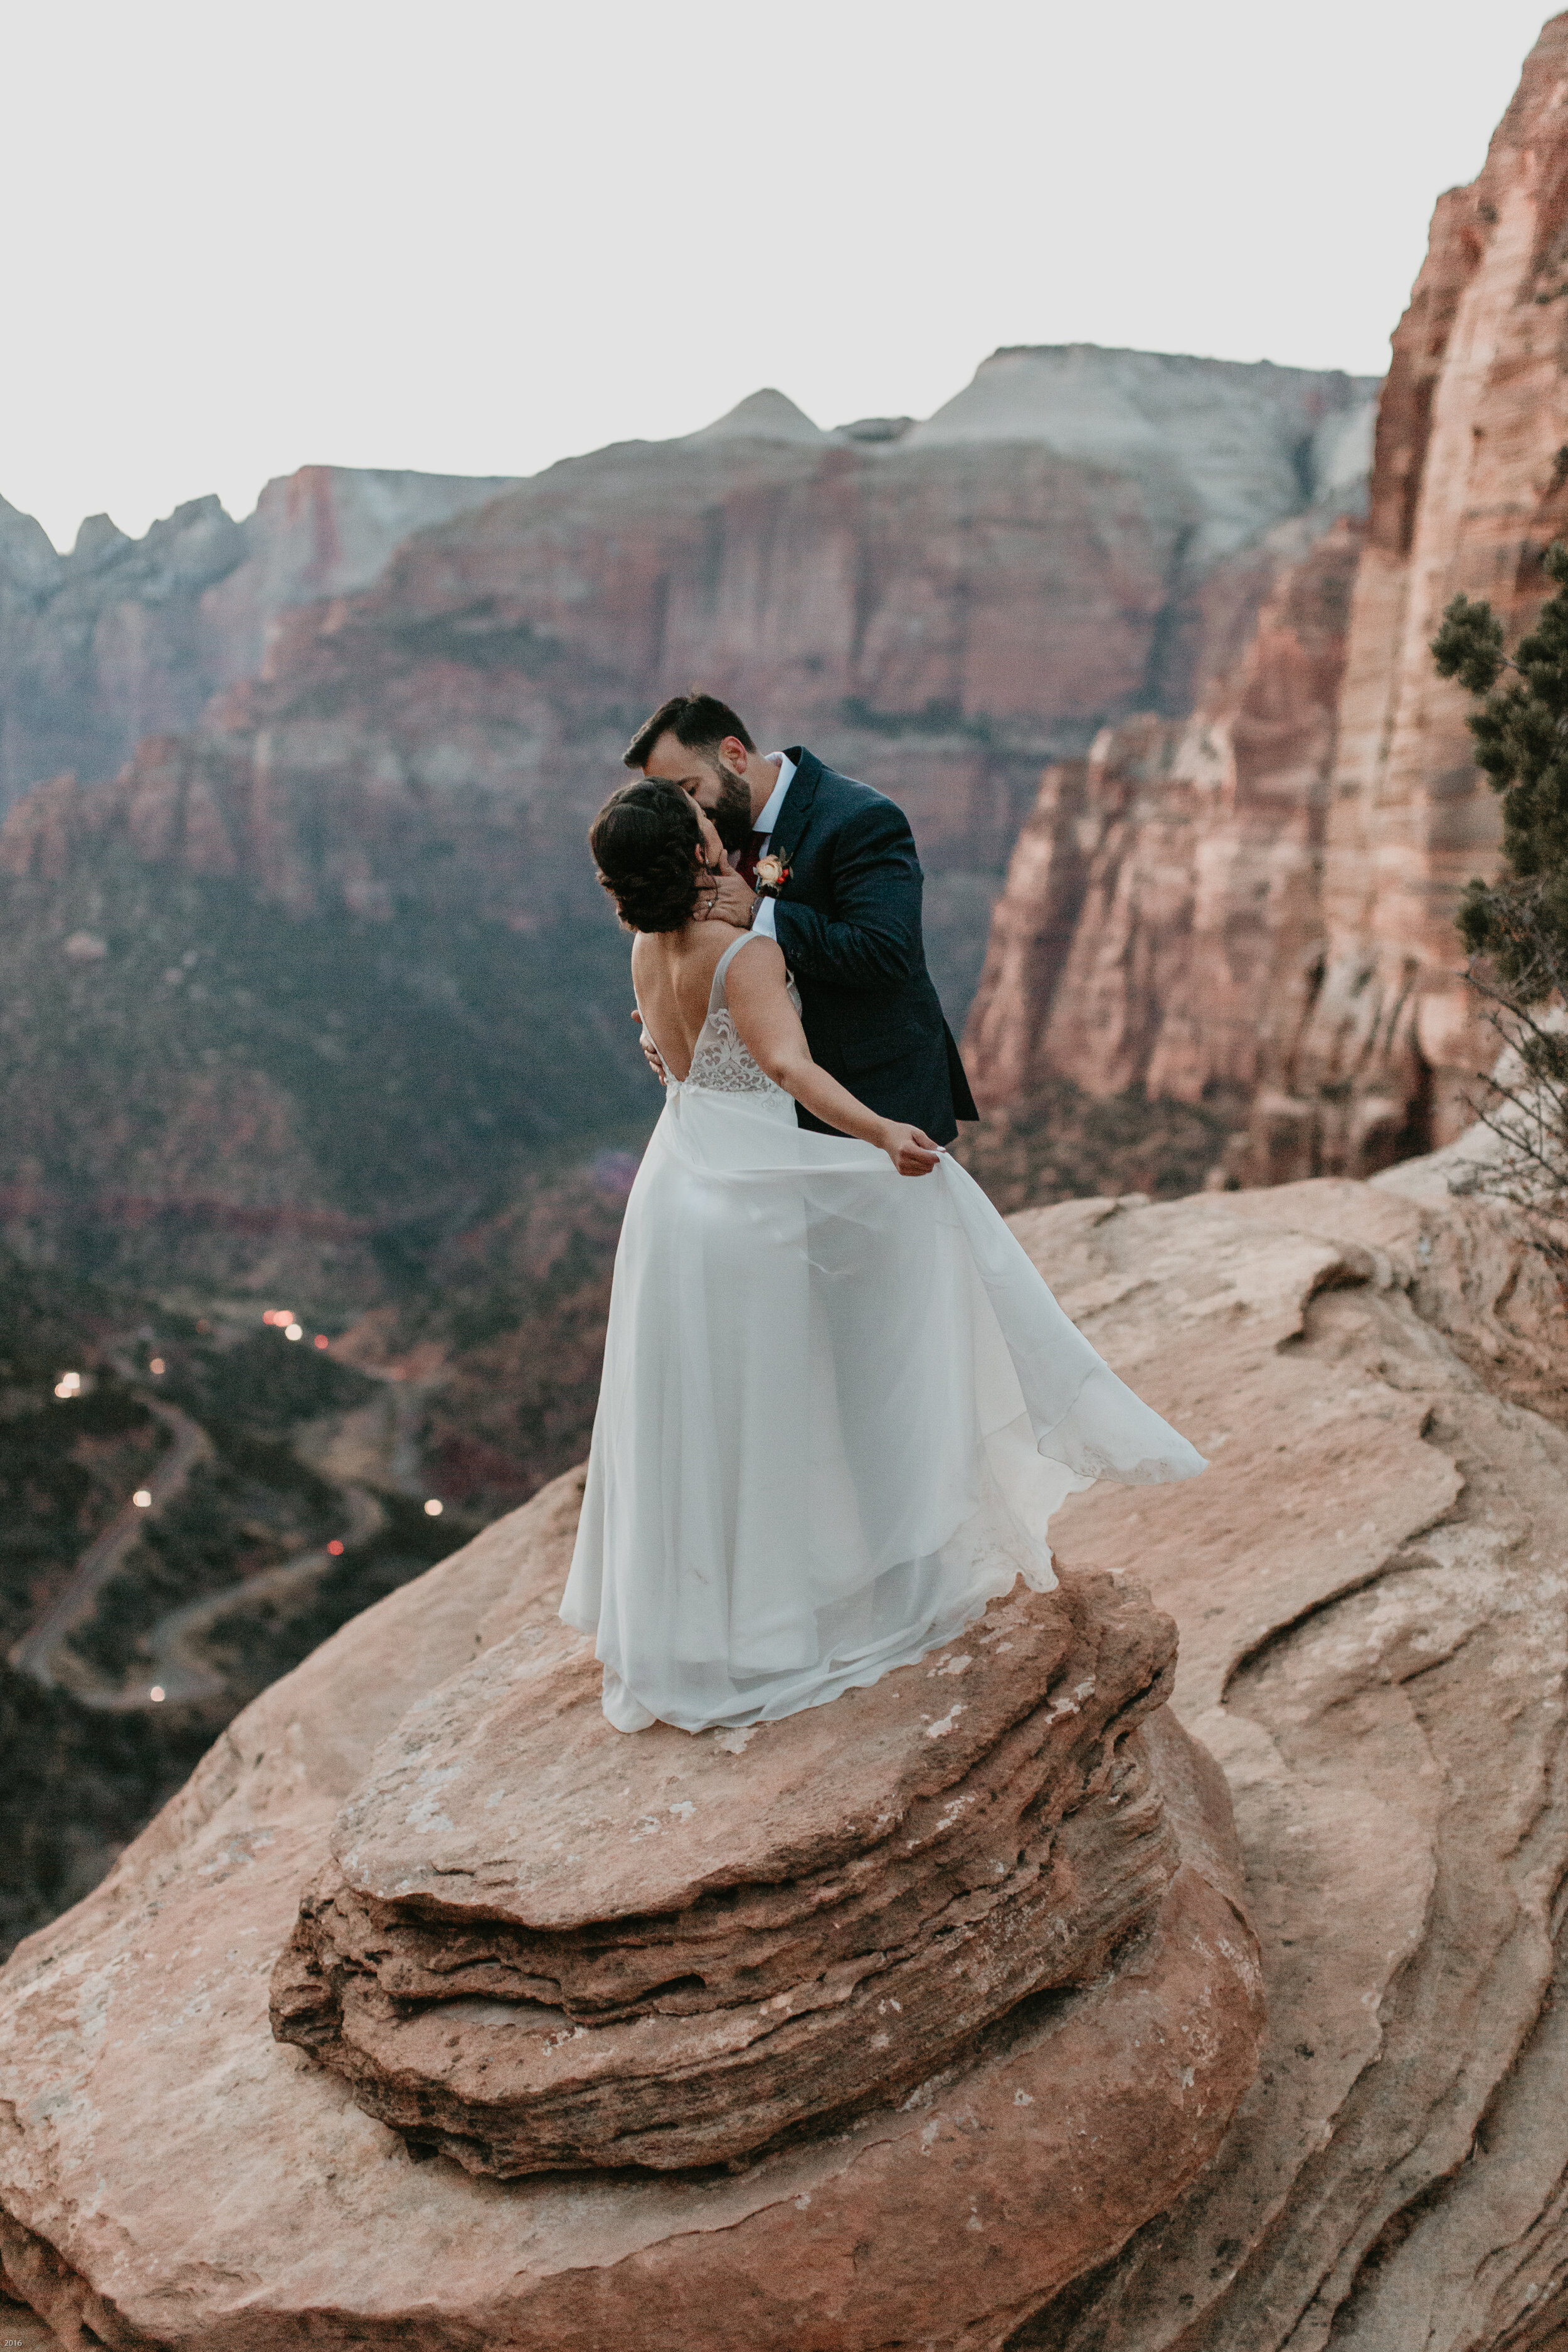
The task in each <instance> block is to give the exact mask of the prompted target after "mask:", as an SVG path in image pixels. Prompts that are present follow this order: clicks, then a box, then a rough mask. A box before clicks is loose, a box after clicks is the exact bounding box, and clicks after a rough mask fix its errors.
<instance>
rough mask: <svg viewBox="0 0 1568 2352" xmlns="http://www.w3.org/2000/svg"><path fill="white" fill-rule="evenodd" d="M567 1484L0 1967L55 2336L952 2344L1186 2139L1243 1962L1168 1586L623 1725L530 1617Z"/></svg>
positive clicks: (280, 1719) (1080, 2244)
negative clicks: (702, 1709)
mask: <svg viewBox="0 0 1568 2352" xmlns="http://www.w3.org/2000/svg"><path fill="white" fill-rule="evenodd" d="M579 1492H580V1481H579V1479H578V1478H577V1477H576V1476H574V1477H572V1478H568V1479H563V1480H561V1481H559V1482H558V1483H557V1485H556V1486H554V1487H553V1488H551V1489H549V1490H547V1491H546V1493H545V1494H543V1495H542V1496H540V1497H538V1498H537V1500H536V1501H535V1502H534V1503H533V1504H531V1506H529V1507H528V1508H527V1509H526V1510H524V1511H521V1512H519V1513H516V1514H514V1515H513V1517H511V1518H510V1519H509V1520H506V1521H503V1522H502V1523H500V1526H499V1527H497V1528H493V1529H491V1530H490V1531H489V1533H488V1534H487V1535H486V1536H485V1537H484V1538H481V1539H480V1540H479V1542H478V1543H476V1544H474V1545H471V1546H469V1547H468V1549H467V1550H466V1551H465V1552H463V1553H461V1554H458V1555H457V1556H456V1557H455V1558H454V1559H451V1560H449V1561H447V1562H445V1563H444V1564H443V1565H442V1567H441V1568H439V1569H437V1570H434V1571H433V1572H432V1574H431V1575H430V1576H428V1577H426V1578H425V1579H424V1580H421V1582H420V1583H419V1584H417V1585H415V1586H411V1587H408V1588H406V1589H405V1591H403V1592H401V1593H398V1594H396V1595H394V1596H393V1597H392V1598H391V1599H390V1600H389V1601H386V1602H384V1603H383V1604H381V1606H380V1607H379V1608H377V1609H375V1610H373V1611H371V1612H367V1614H366V1616H365V1617H363V1618H362V1619H360V1620H359V1621H357V1622H356V1623H355V1624H354V1625H353V1626H351V1627H348V1628H345V1629H344V1632H343V1633H342V1634H340V1635H338V1636H337V1637H336V1639H335V1640H334V1641H333V1642H331V1643H328V1644H327V1645H326V1646H325V1647H324V1648H323V1649H322V1650H321V1652H319V1653H318V1654H316V1656H315V1657H314V1658H312V1659H310V1661H308V1662H307V1664H305V1665H304V1666H303V1667H301V1668H300V1670H299V1672H298V1673H297V1674H296V1675H292V1676H290V1677H289V1679H288V1681H287V1682H285V1683H283V1684H280V1685H278V1686H277V1687H276V1688H275V1689H274V1690H272V1691H271V1692H268V1694H267V1695H266V1696H264V1697H263V1698H262V1699H261V1700H259V1701H258V1703H257V1705H256V1706H253V1707H252V1708H251V1709H249V1710H248V1711H247V1714H246V1715H245V1716H243V1717H240V1718H239V1719H238V1720H237V1722H236V1724H235V1725H234V1726H233V1727H231V1729H230V1732H229V1734H228V1735H227V1736H226V1738H225V1739H224V1740H223V1741H221V1742H220V1743H219V1745H218V1747H217V1748H215V1749H214V1751H213V1752H212V1754H211V1755H210V1756H209V1757H208V1758H207V1759H206V1760H205V1763H204V1764H203V1766H202V1767H201V1768H200V1769H199V1770H198V1772H197V1774H196V1775H195V1778H194V1780H193V1781H192V1782H191V1784H190V1786H189V1787H188V1788H187V1790H185V1791H184V1793H183V1795H182V1796H181V1797H180V1798H179V1799H177V1800H176V1801H175V1802H174V1805H172V1806H171V1807H170V1808H169V1810H168V1811H167V1812H166V1813H165V1814H164V1815H163V1817H162V1818H161V1819H160V1821H159V1822H155V1823H154V1824H153V1827H152V1828H151V1829H150V1830H149V1831H148V1832H146V1834H145V1835H144V1837H143V1838H142V1840H141V1841H139V1843H138V1844H137V1846H136V1847H135V1848H133V1849H132V1851H131V1852H130V1853H128V1854H127V1855H126V1857H125V1858H124V1860H123V1862H122V1863H121V1866H120V1867H119V1869H118V1870H117V1871H116V1873H115V1874H114V1876H113V1877H112V1878H111V1879H110V1881H109V1882H108V1884H107V1885H105V1886H104V1887H103V1888H101V1889H100V1891H99V1893H98V1894H97V1895H94V1896H93V1897H91V1898H90V1899H89V1902H87V1903H86V1904H84V1905H82V1906H79V1909H78V1910H77V1911H76V1912H75V1913H74V1914H72V1915H71V1916H70V1917H69V1918H68V1919H66V1920H63V1921H61V1922H58V1924H57V1926H56V1927H55V1928H54V1929H52V1930H51V1931H49V1933H48V1934H47V1935H46V1936H45V1937H42V1938H41V1939H40V1938H37V1937H35V1938H34V1939H33V1942H32V1943H31V1945H30V1946H28V1947H26V1948H24V1949H23V1950H22V1951H20V1952H19V1953H18V1954H17V1955H16V1958H15V1959H14V1961H13V1962H12V1964H11V1967H10V1969H8V1970H7V1971H6V1973H5V1978H4V1979H3V1980H0V2096H3V2097H4V2099H5V2101H7V2102H9V2103H10V2104H9V2105H0V2117H6V2118H12V2117H14V2118H15V2121H14V2122H10V2121H7V2122H5V2123H3V2124H0V2204H3V2207H4V2213H3V2216H0V2260H3V2262H4V2271H5V2282H6V2284H7V2287H8V2290H9V2292H10V2293H12V2294H17V2295H23V2296H25V2297H26V2299H27V2301H28V2302H29V2303H30V2304H31V2305H33V2306H34V2307H35V2308H36V2309H37V2310H38V2311H39V2312H41V2313H42V2314H44V2315H45V2316H46V2317H47V2320H48V2321H49V2322H50V2324H51V2325H52V2326H53V2327H54V2328H55V2330H56V2331H57V2333H58V2335H59V2336H61V2337H62V2338H63V2339H64V2340H66V2341H68V2342H71V2343H73V2344H74V2343H84V2342H91V2341H92V2340H94V2339H95V2338H96V2339H99V2340H101V2341H103V2342H107V2343H110V2344H113V2345H123V2346H127V2347H129V2346H132V2345H136V2344H145V2343H153V2344H167V2345H175V2344H178V2345H182V2346H184V2345H192V2346H195V2345H202V2346H222V2347H231V2346H234V2347H240V2346H243V2347H250V2346H262V2345H265V2346H268V2347H271V2346H283V2345H303V2344H305V2343H310V2344H312V2345H314V2344H334V2343H336V2344H344V2345H346V2344H350V2343H353V2344H355V2345H363V2344H377V2343H388V2344H390V2343H393V2342H396V2343H398V2344H406V2343H409V2342H414V2343H418V2344H425V2343H428V2344H432V2345H437V2344H438V2345H447V2344H453V2345H457V2344H461V2345H463V2346H465V2347H468V2346H475V2345H500V2344H506V2345H516V2346H530V2347H539V2352H545V2348H546V2347H548V2352H601V2347H607V2346H610V2345H614V2346H616V2347H626V2352H638V2347H649V2352H697V2347H703V2346H712V2347H731V2346H733V2347H740V2346H741V2345H753V2344H755V2345H768V2344H773V2343H789V2344H792V2345H795V2344H802V2345H807V2346H816V2347H824V2352H827V2347H842V2352H855V2347H868V2352H869V2347H876V2346H880V2345H888V2344H896V2343H914V2342H918V2343H921V2344H925V2343H930V2344H943V2345H947V2344H952V2345H955V2346H956V2345H963V2346H966V2347H967V2346H979V2345H983V2344H992V2343H995V2342H999V2341H1000V2340H1001V2337H1002V2336H1003V2335H1004V2334H1005V2332H1006V2330H1007V2329H1008V2328H1009V2327H1010V2326H1013V2325H1015V2324H1016V2320H1017V2318H1018V2317H1019V2316H1020V2315H1023V2314H1026V2312H1028V2311H1029V2310H1031V2309H1033V2308H1035V2307H1036V2306H1037V2305H1038V2303H1039V2302H1040V2300H1041V2298H1042V2296H1044V2295H1046V2294H1049V2293H1050V2292H1051V2291H1052V2289H1053V2288H1055V2287H1057V2286H1058V2285H1060V2284H1063V2283H1064V2282H1066V2281H1068V2280H1070V2279H1072V2278H1074V2277H1077V2276H1079V2274H1081V2273H1083V2272H1084V2271H1085V2270H1086V2269H1088V2268H1089V2267H1090V2266H1092V2265H1093V2264H1094V2263H1098V2262H1100V2261H1102V2260H1104V2259H1105V2258H1106V2257H1107V2256H1108V2255H1110V2254H1111V2253H1113V2252H1114V2251H1115V2249H1116V2248H1117V2246H1118V2245H1120V2244H1121V2242H1123V2241H1124V2240H1125V2239H1126V2238H1127V2237H1128V2235H1129V2234H1130V2232H1131V2231H1133V2230H1135V2229H1136V2228H1137V2227H1138V2225H1139V2224H1140V2223H1141V2222H1142V2221H1146V2220H1148V2219H1149V2218H1150V2216H1151V2215H1152V2214H1153V2213H1155V2212H1157V2211H1158V2210H1161V2209H1162V2208H1163V2206H1165V2205H1168V2204H1169V2203H1170V2202H1171V2201H1172V2200H1173V2198H1174V2197H1175V2196H1177V2195H1178V2194H1179V2192H1180V2190H1181V2189H1182V2188H1183V2187H1184V2185H1185V2183H1186V2182H1187V2181H1189V2180H1190V2179H1192V2178H1193V2177H1194V2175H1195V2174H1196V2173H1197V2172H1198V2171H1199V2170H1200V2169H1201V2168H1202V2167H1203V2165H1204V2164H1205V2162H1206V2161H1207V2160H1208V2159H1209V2158H1211V2157H1212V2156H1213V2154H1214V2151H1215V2148H1216V2147H1217V2146H1218V2144H1219V2142H1220V2140H1221V2138H1222V2137H1223V2135H1224V2132H1225V2128H1226V2123H1227V2122H1228V2120H1229V2117H1230V2116H1231V2115H1232V2114H1233V2113H1234V2111H1235V2107H1236V2105H1237V2100H1238V2099H1239V2098H1240V2096H1241V2095H1242V2093H1243V2091H1244V2090H1245V2089H1246V2086H1247V2083H1248V2081H1249V2080H1250V2078H1251V2075H1252V2073H1253V2070H1254V2067H1255V2064H1256V2060H1257V2051H1258V2041H1259V2035H1260V2031H1261V2004H1260V2000H1259V1979H1258V1968H1257V1959H1256V1945H1255V1942H1254V1939H1253V1937H1252V1936H1251V1932H1250V1930H1249V1929H1248V1927H1247V1924H1246V1921H1245V1918H1244V1917H1243V1916H1242V1914H1241V1912H1240V1909H1239V1904H1240V1895H1241V1890H1240V1881H1239V1870H1238V1864H1237V1855H1236V1853H1235V1847H1234V1839H1233V1833H1232V1831H1231V1827H1230V1819H1229V1806H1228V1801H1227V1799H1226V1793H1225V1790H1224V1784H1223V1781H1222V1780H1221V1779H1220V1777H1219V1775H1218V1773H1217V1772H1216V1771H1215V1768H1214V1766H1213V1765H1212V1763H1210V1762H1209V1760H1208V1759H1206V1758H1205V1757H1204V1756H1203V1754H1202V1753H1201V1751H1200V1750H1198V1749H1197V1748H1195V1747H1194V1744H1193V1743H1192V1742H1191V1741H1190V1740H1189V1739H1188V1738H1186V1736H1185V1735H1184V1733H1183V1732H1182V1731H1181V1730H1180V1728H1179V1727H1177V1726H1176V1724H1175V1723H1174V1722H1173V1719H1172V1717H1170V1714H1169V1711H1168V1708H1167V1706H1166V1705H1165V1700H1166V1696H1167V1694H1168V1690H1169V1686H1170V1681H1171V1674H1172V1665H1173V1655H1174V1629H1173V1626H1172V1625H1171V1623H1170V1621H1169V1619H1167V1618H1164V1617H1163V1616H1162V1615H1160V1614H1159V1612H1156V1611H1154V1610H1153V1609H1152V1607H1151V1606H1150V1604H1149V1602H1148V1601H1147V1599H1146V1597H1145V1596H1144V1595H1143V1594H1142V1592H1141V1591H1138V1590H1137V1588H1135V1587H1131V1586H1124V1585H1119V1584H1118V1583H1117V1582H1116V1581H1115V1580H1112V1579H1111V1578H1110V1577H1109V1576H1107V1575H1104V1574H1102V1573H1098V1572H1091V1573H1089V1575H1087V1576H1083V1577H1079V1578H1071V1579H1068V1580H1066V1581H1065V1583H1064V1587H1063V1589H1062V1590H1061V1591H1058V1592H1055V1593H1051V1594H1047V1595H1038V1594H1031V1593H1026V1592H1024V1591H1018V1592H1016V1593H1015V1594H1014V1595H1013V1596H1011V1597H1010V1598H1008V1599H1007V1600H1005V1601H1000V1602H997V1603H994V1605H993V1607H992V1608H991V1609H990V1610H989V1611H988V1612H987V1613H986V1615H985V1617H984V1619H983V1620H981V1621H980V1622H978V1623H976V1624H975V1625H973V1626H972V1627H971V1628H970V1629H969V1631H968V1633H966V1634H965V1635H964V1637H963V1640H962V1641H960V1642H955V1643H951V1644H950V1645H949V1646H948V1648H947V1649H946V1650H944V1651H939V1652H936V1653H934V1654H932V1655H931V1656H930V1657H929V1658H927V1659H925V1660H923V1661H922V1662H921V1664H920V1665H918V1666H914V1667H910V1668H907V1669H905V1670H903V1671H902V1672H901V1673H900V1674H897V1675H890V1676H889V1677H887V1678H886V1679H885V1680H884V1681H883V1682H882V1683H880V1684H878V1685H875V1686H874V1687H873V1688H871V1689H868V1690H866V1691H862V1692H858V1693H854V1694H851V1695H850V1696H847V1698H845V1699H843V1700H840V1701H838V1702H837V1703H836V1704H835V1706H832V1707H828V1708H819V1709H816V1710H812V1711H810V1712H809V1713H807V1714H805V1715H803V1716H797V1717H792V1718H791V1719H790V1720H789V1721H787V1722H785V1723H783V1724H775V1725H771V1726H766V1727H761V1728H759V1729H757V1730H755V1731H752V1732H751V1733H749V1734H740V1733H735V1734H719V1735H713V1734H710V1735H706V1736H704V1737H703V1738H696V1739H693V1738H688V1737H687V1736H686V1735H684V1734H681V1733H679V1732H673V1731H669V1730H668V1728H664V1727H658V1728H656V1729H655V1730H654V1731H652V1732H649V1733H645V1734H643V1735H641V1736H639V1737H638V1738H636V1739H631V1740H628V1739H626V1738H622V1737H620V1736H619V1735H617V1734H616V1733H615V1732H612V1731H611V1730H610V1729H609V1727H608V1726H607V1725H606V1724H605V1721H604V1718H603V1716H602V1714H601V1713H600V1711H599V1706H598V1692H597V1683H598V1674H597V1668H596V1667H595V1664H594V1663H593V1660H592V1656H591V1647H590V1645H589V1644H588V1643H585V1642H584V1641H582V1640H581V1639H580V1638H579V1637H577V1636H574V1635H571V1634H568V1633H565V1632H564V1631H563V1629H562V1628H561V1627H560V1626H559V1624H558V1623H557V1622H555V1621H554V1619H553V1604H554V1601H555V1598H556V1596H557V1594H558V1593H559V1591H560V1586H561V1582H562V1580H563V1573H564V1568H565V1561H566V1557H567V1551H568V1548H569V1543H570V1538H571V1534H572V1530H573V1527H574V1519H575V1514H576V1508H577V1503H578V1496H579ZM378 1741H379V1742H380V1745H379V1747H378V1746H377V1742H378ZM345 1797H346V1798H347V1800H348V1801H347V1802H346V1803H345V1802H343V1801H342V1800H343V1799H344V1798H345ZM334 1817H335V1818H334ZM301 1890H303V1901H302V1902H301ZM279 1948H282V1953H281V1958H279ZM275 1962H276V1967H275V1968H274V1963H275ZM269 1974H270V1975H271V1976H272V1979H273V1983H272V1990H273V2001H274V2016H275V2019H276V2021H277V2026H278V2031H279V2035H281V2036H283V2037H287V2039H286V2041H283V2042H280V2041H278V2040H274V2039H273V2038H272V2036H271V2034H270V2033H269V2032H268V2016H267V1994H268V1976H269ZM289 2043H300V2044H303V2045H304V2046H303V2047H292V2046H289ZM437 2152H438V2153H439V2156H441V2157H446V2158H457V2159H458V2160H457V2162H455V2163H453V2162H447V2161H439V2160H438V2161H436V2162H426V2161H423V2160H422V2159H424V2158H427V2157H429V2156H430V2155H432V2154H435V2153H437ZM476 2175H477V2176H488V2177H475V2176H476ZM519 2176H527V2177H519Z"/></svg>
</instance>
